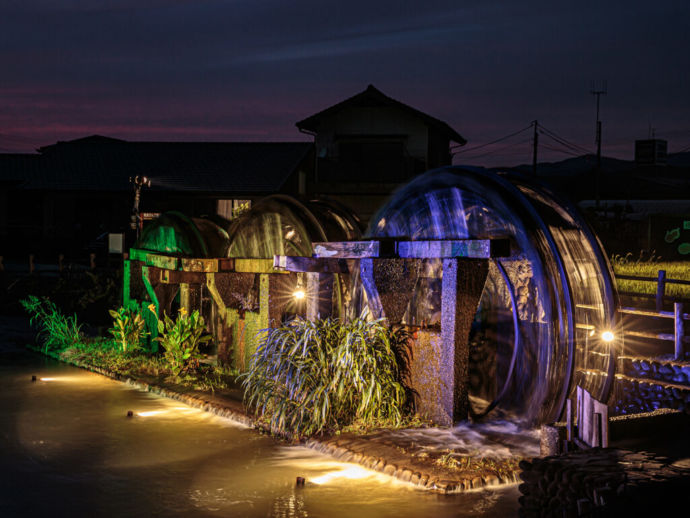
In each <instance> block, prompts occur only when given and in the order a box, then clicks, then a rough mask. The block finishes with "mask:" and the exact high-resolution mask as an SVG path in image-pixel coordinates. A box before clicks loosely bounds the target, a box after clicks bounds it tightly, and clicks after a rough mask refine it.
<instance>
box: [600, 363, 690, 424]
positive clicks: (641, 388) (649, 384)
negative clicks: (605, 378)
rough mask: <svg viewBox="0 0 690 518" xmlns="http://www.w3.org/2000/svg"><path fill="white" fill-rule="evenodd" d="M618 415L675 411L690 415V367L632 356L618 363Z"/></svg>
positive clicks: (684, 364)
mask: <svg viewBox="0 0 690 518" xmlns="http://www.w3.org/2000/svg"><path fill="white" fill-rule="evenodd" d="M618 362H619V363H618V369H617V371H618V374H616V384H615V394H614V405H613V410H614V413H615V414H631V413H638V412H649V411H652V410H656V409H659V408H672V409H675V410H680V411H681V412H685V413H687V414H690V363H688V362H675V361H665V360H660V359H657V360H652V359H648V358H635V357H630V356H624V357H620V358H619V359H618Z"/></svg>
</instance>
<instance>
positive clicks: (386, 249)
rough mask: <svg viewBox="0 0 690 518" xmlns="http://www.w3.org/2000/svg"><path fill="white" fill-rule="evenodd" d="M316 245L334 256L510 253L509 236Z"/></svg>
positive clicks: (319, 250) (325, 255)
mask: <svg viewBox="0 0 690 518" xmlns="http://www.w3.org/2000/svg"><path fill="white" fill-rule="evenodd" d="M313 248H314V257H318V258H331V259H336V258H337V259H366V258H375V257H399V258H403V259H444V258H453V257H458V258H460V257H462V258H466V259H489V258H491V257H505V256H508V255H510V242H509V241H508V240H507V239H456V240H448V239H440V240H424V241H409V240H397V239H393V240H390V239H385V240H369V241H337V242H328V243H314V244H313Z"/></svg>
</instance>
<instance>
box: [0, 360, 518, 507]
mask: <svg viewBox="0 0 690 518" xmlns="http://www.w3.org/2000/svg"><path fill="white" fill-rule="evenodd" d="M34 374H35V375H37V376H39V377H40V378H43V380H42V381H38V382H35V383H32V382H31V376H32V375H34ZM128 410H132V411H133V412H134V413H135V416H134V417H132V418H127V417H126V414H127V411H128ZM0 416H1V418H0V439H1V441H2V442H1V443H0V475H1V476H2V483H1V484H0V516H3V517H5V516H46V517H56V516H70V517H78V516H89V517H91V516H185V517H187V516H233V517H234V516H237V517H243V516H247V517H255V516H256V517H319V516H323V517H339V516H343V517H350V516H356V517H357V518H366V517H375V516H394V517H396V518H402V517H407V516H410V517H412V516H414V517H420V516H434V517H446V516H448V517H450V516H461V517H463V516H514V515H516V509H517V497H518V492H517V489H516V488H515V486H512V487H504V488H502V489H499V490H483V491H480V492H475V493H465V494H457V495H449V496H441V495H437V494H433V493H429V492H426V491H424V490H420V489H416V488H413V487H410V486H407V485H405V484H403V483H400V482H397V481H395V480H393V479H391V478H389V477H386V476H384V475H381V474H378V473H375V472H372V471H368V470H366V469H364V468H361V467H360V466H358V465H355V464H349V463H343V462H338V461H335V460H334V459H332V458H330V457H326V456H323V455H320V454H317V453H315V452H313V451H312V450H309V449H306V448H303V447H288V446H285V445H282V444H280V443H277V442H275V441H274V440H273V439H271V438H269V437H266V436H262V435H260V434H258V433H256V432H255V431H252V430H250V429H247V428H244V427H242V426H240V425H237V424H235V423H233V422H232V421H229V420H226V419H222V418H218V417H215V416H212V415H211V414H208V413H204V412H202V411H200V410H197V409H193V408H190V407H187V406H185V405H183V404H181V403H179V402H175V401H171V400H167V399H164V398H160V397H158V396H154V395H151V394H148V393H144V392H141V391H138V390H135V389H132V388H129V387H127V386H125V385H123V384H121V383H118V382H115V381H112V380H109V379H106V378H104V377H102V376H99V375H96V374H91V373H87V372H85V371H82V370H80V369H76V368H72V367H68V366H65V365H62V364H58V363H56V362H52V361H50V360H45V359H43V358H41V357H39V356H35V355H32V354H29V353H25V352H20V351H16V350H15V351H5V352H0ZM297 476H302V477H305V478H306V481H307V482H306V486H305V487H304V488H296V487H295V479H296V477H297Z"/></svg>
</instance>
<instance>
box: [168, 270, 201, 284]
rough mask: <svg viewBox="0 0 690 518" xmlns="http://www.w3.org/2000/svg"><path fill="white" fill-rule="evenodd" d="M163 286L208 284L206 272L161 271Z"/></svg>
mask: <svg viewBox="0 0 690 518" xmlns="http://www.w3.org/2000/svg"><path fill="white" fill-rule="evenodd" d="M161 282H162V283H163V284H206V274H205V273H204V272H182V271H180V270H161Z"/></svg>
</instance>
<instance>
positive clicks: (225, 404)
mask: <svg viewBox="0 0 690 518" xmlns="http://www.w3.org/2000/svg"><path fill="white" fill-rule="evenodd" d="M34 350H35V351H36V352H40V353H43V354H46V353H45V352H44V351H40V350H38V349H34ZM47 354H48V356H50V357H52V358H54V359H56V360H60V361H63V362H66V363H70V364H71V365H74V366H76V367H80V368H82V369H85V370H88V371H91V372H95V373H98V374H101V375H103V376H107V377H109V378H112V379H114V380H117V381H120V382H123V383H126V384H128V385H131V386H132V387H135V388H137V389H139V390H143V391H146V392H151V393H154V394H157V395H160V396H163V397H167V398H171V399H175V400H177V401H181V402H183V403H185V404H187V405H189V406H191V407H194V408H199V409H201V410H204V411H206V412H210V413H213V414H215V415H217V416H220V417H225V418H229V419H232V420H233V421H236V422H239V423H241V424H244V425H246V426H249V427H253V428H257V429H259V430H261V431H263V432H269V430H268V429H266V427H265V426H264V425H263V424H262V423H261V422H259V421H257V420H256V419H254V418H253V417H252V416H250V415H248V414H247V412H246V410H245V408H244V406H243V404H242V403H241V396H238V394H237V393H235V394H231V393H228V392H227V391H216V392H215V393H214V394H210V393H208V392H203V391H198V390H193V389H190V388H188V387H184V386H180V385H171V384H166V383H164V382H161V380H159V379H150V380H144V379H135V378H132V377H130V376H125V375H122V374H119V373H117V372H113V371H110V370H107V369H103V368H100V367H95V366H93V365H89V364H86V363H84V362H80V361H75V360H71V359H67V358H63V357H61V356H60V355H58V354H55V353H51V352H48V353H47ZM391 437H392V435H391V433H387V431H385V430H384V431H381V432H378V433H373V434H366V435H360V434H354V433H352V434H342V435H337V436H333V437H324V438H315V439H314V438H313V439H309V440H307V441H306V442H305V443H304V445H305V446H307V447H309V448H312V449H315V450H317V451H320V452H322V453H325V454H327V455H331V456H333V457H335V458H337V459H339V460H342V461H344V462H353V463H357V464H360V465H362V466H364V467H366V468H368V469H371V470H374V471H378V472H381V473H384V474H386V475H390V476H392V477H394V478H396V479H398V480H400V481H403V482H407V483H410V484H413V485H415V486H417V487H419V488H421V489H428V490H432V491H435V492H439V493H453V492H460V491H466V490H476V489H481V488H484V487H489V486H496V485H499V484H514V483H517V482H518V473H519V468H518V461H519V460H520V458H513V457H509V456H508V457H503V458H492V459H486V458H484V457H483V456H481V452H475V453H470V454H468V452H467V451H462V452H454V451H453V450H452V449H445V450H439V449H438V445H437V444H436V442H434V444H433V445H431V444H428V445H425V444H424V442H423V441H421V442H420V441H419V440H417V441H416V442H414V443H413V444H410V443H409V441H405V440H401V439H398V440H394V439H392V438H391ZM283 438H284V439H287V440H292V438H291V437H289V436H283ZM429 452H431V453H429ZM442 457H445V459H446V461H445V462H443V463H440V462H439V459H441V458H442ZM458 458H459V459H464V460H465V461H466V463H465V464H464V465H465V467H464V468H463V463H462V462H460V463H459V462H457V460H456V459H458Z"/></svg>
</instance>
